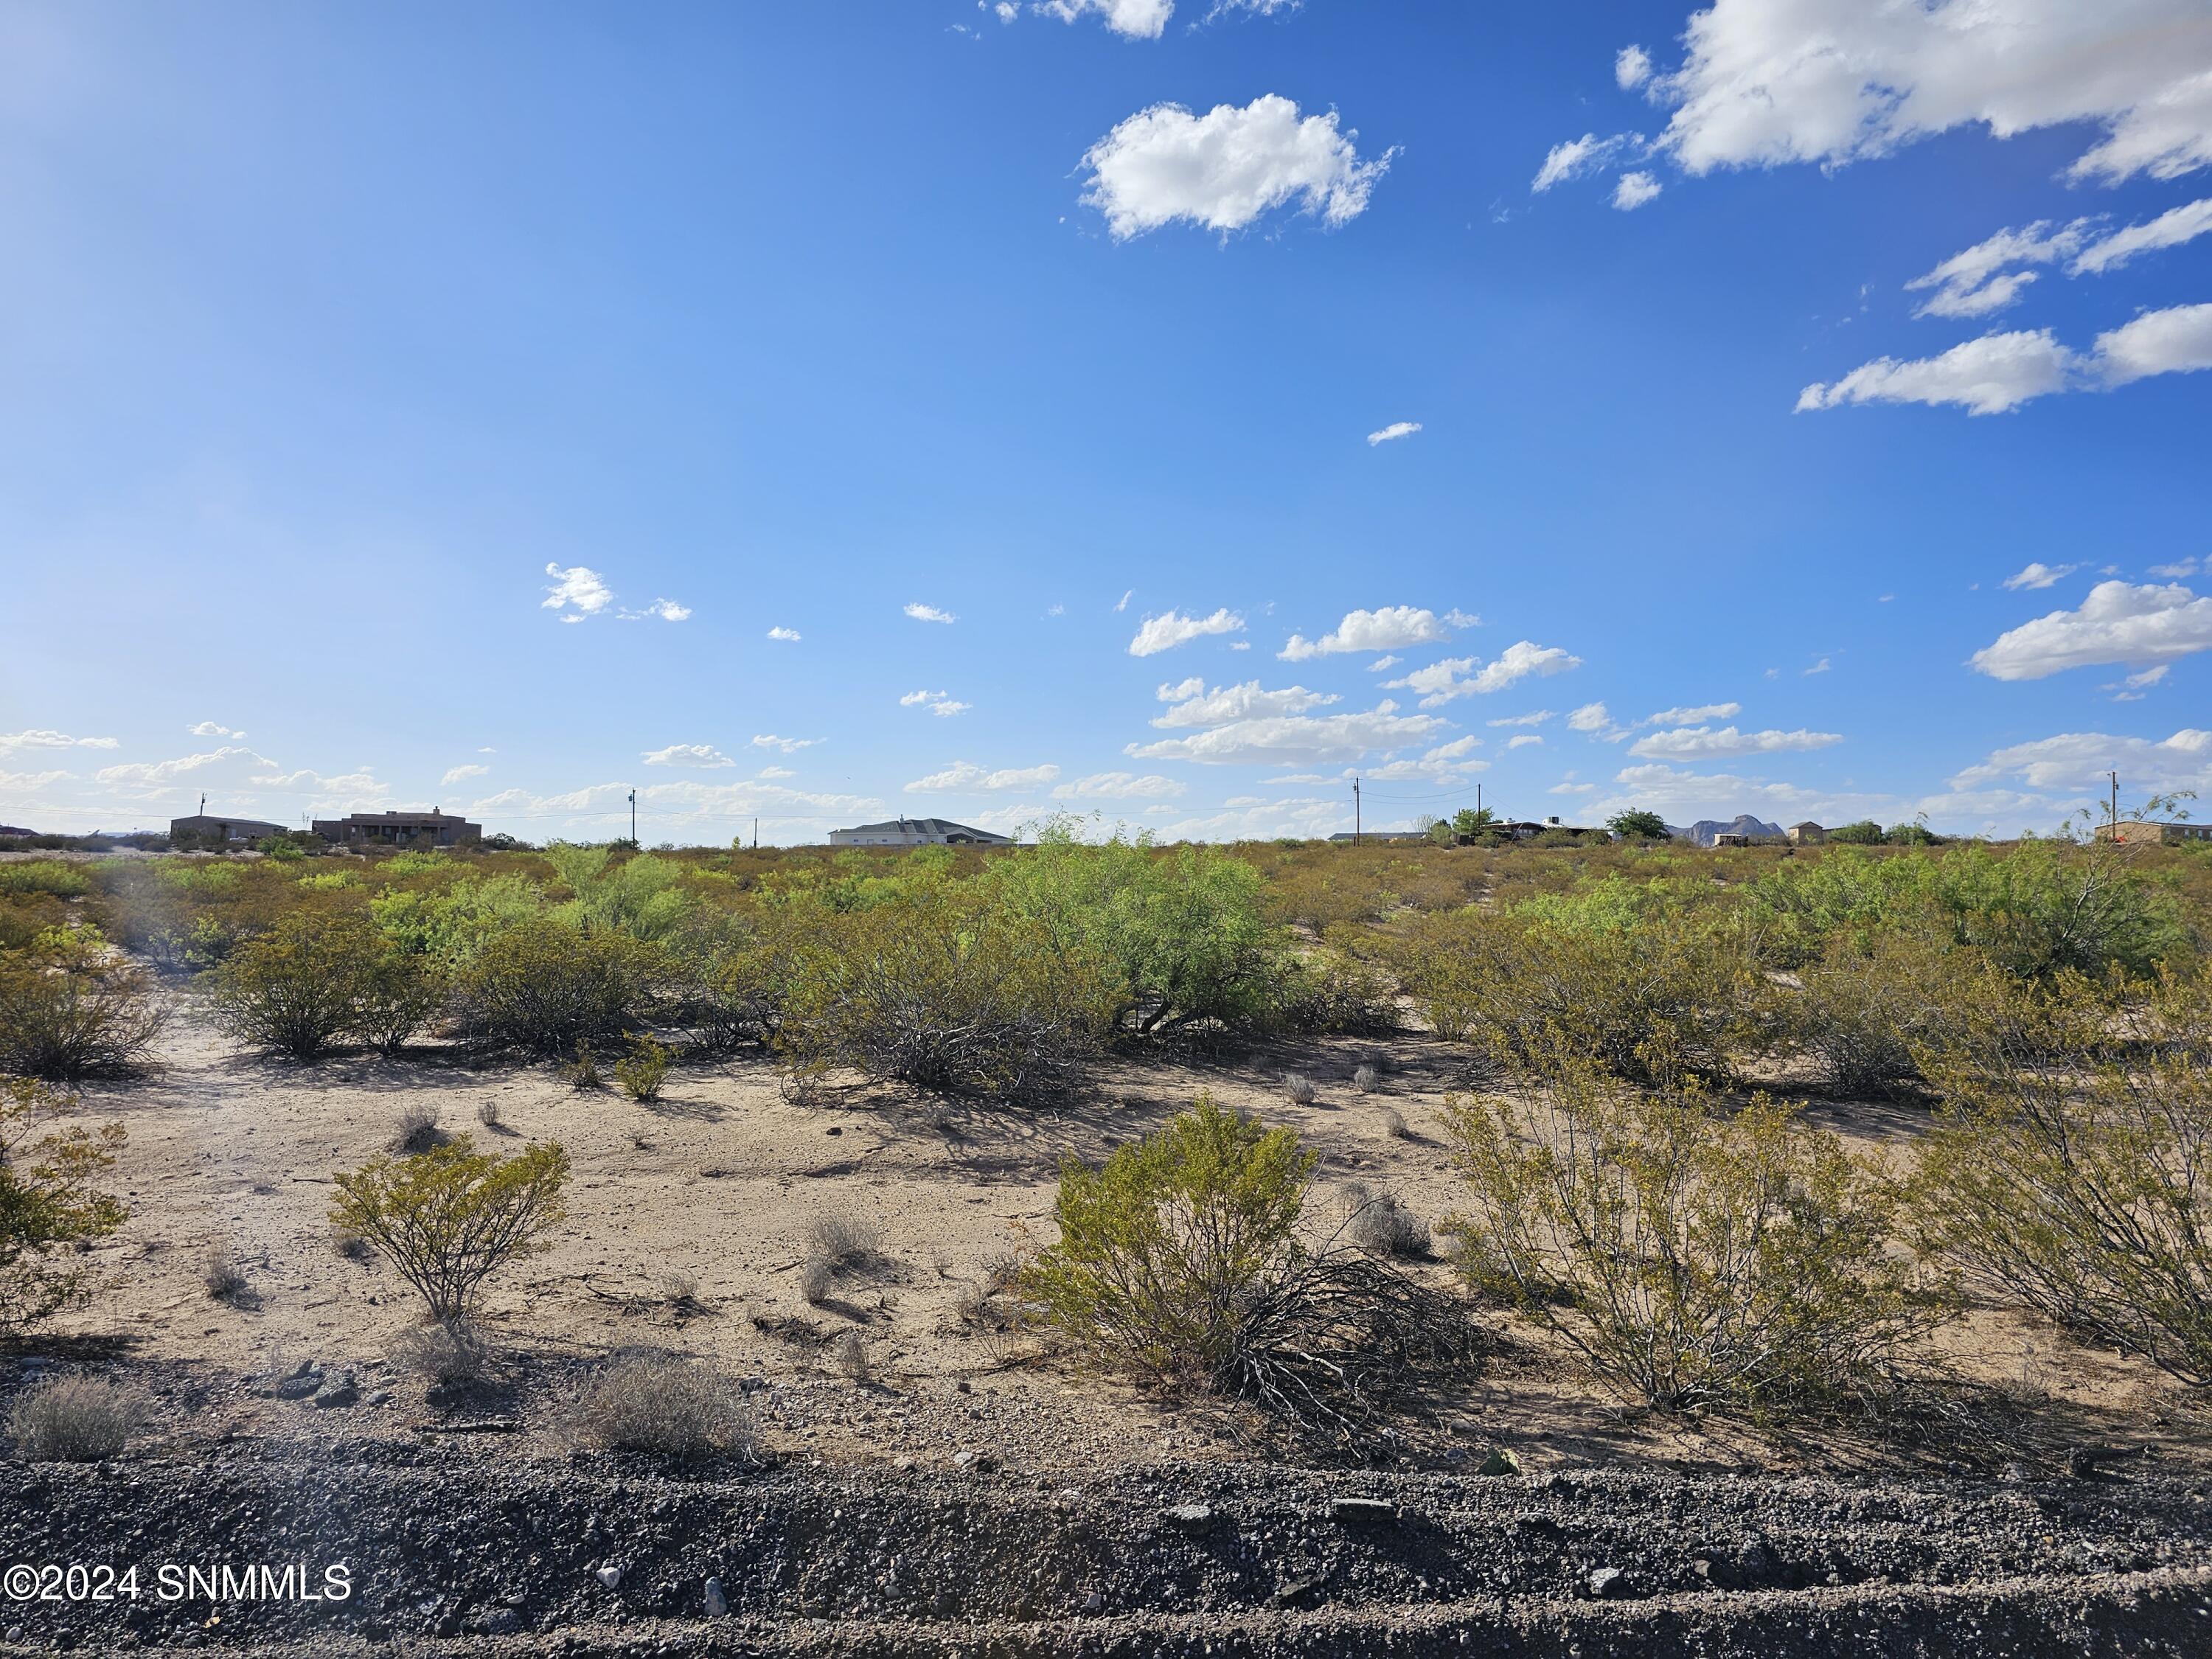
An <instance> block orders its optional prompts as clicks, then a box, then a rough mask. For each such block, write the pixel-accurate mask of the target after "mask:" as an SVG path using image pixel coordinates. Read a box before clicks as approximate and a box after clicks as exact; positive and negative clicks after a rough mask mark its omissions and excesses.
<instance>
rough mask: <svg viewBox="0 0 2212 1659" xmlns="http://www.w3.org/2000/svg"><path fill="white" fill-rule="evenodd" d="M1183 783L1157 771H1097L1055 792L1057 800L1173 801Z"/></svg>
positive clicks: (1064, 784)
mask: <svg viewBox="0 0 2212 1659" xmlns="http://www.w3.org/2000/svg"><path fill="white" fill-rule="evenodd" d="M1182 793H1183V786H1182V784H1180V783H1178V782H1176V780H1175V779H1173V778H1164V777H1162V776H1161V775H1159V774H1158V773H1157V772H1148V773H1146V774H1145V775H1143V776H1142V777H1139V776H1138V775H1137V774H1135V773H1134V772H1093V773H1092V774H1091V775H1090V776H1089V777H1087V778H1077V779H1075V780H1073V781H1072V782H1068V783H1063V784H1061V785H1060V787H1057V788H1055V789H1054V791H1053V792H1052V797H1053V799H1054V800H1170V799H1174V798H1175V797H1176V796H1177V795H1180V794H1182Z"/></svg>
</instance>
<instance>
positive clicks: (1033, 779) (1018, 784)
mask: <svg viewBox="0 0 2212 1659" xmlns="http://www.w3.org/2000/svg"><path fill="white" fill-rule="evenodd" d="M1059 775H1060V769H1059V768H1058V767H1057V766H1023V767H1008V768H1005V769H1000V770H999V771H995V772H994V771H993V770H991V769H989V768H988V767H983V766H977V765H976V764H975V763H973V762H972V761H955V762H953V763H952V764H951V765H950V766H948V767H946V768H945V769H944V770H943V771H941V772H932V773H931V774H930V775H928V776H927V777H926V778H916V779H915V781H913V782H912V783H909V784H908V785H907V793H908V794H917V793H923V792H925V791H935V792H939V793H943V792H946V791H951V790H958V791H962V792H963V793H964V792H967V791H970V790H972V791H975V792H977V793H984V792H992V793H995V792H997V791H999V790H1002V789H1036V788H1041V787H1043V786H1044V785H1046V784H1048V783H1050V782H1051V781H1053V780H1054V778H1056V777H1058V776H1059Z"/></svg>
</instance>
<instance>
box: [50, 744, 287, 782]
mask: <svg viewBox="0 0 2212 1659" xmlns="http://www.w3.org/2000/svg"><path fill="white" fill-rule="evenodd" d="M52 746H53V745H52V744H42V745H40V747H52ZM230 762H235V763H239V765H240V766H259V767H274V766H275V765H276V762H275V761H273V760H270V758H269V757H268V756H266V755H257V754H256V753H254V751H253V750H251V749H245V748H240V747H238V746H236V745H234V744H224V745H223V746H222V748H219V749H215V750H210V751H208V752H207V753H205V754H199V755H179V756H178V757H176V758H175V759H173V760H164V761H131V762H128V763H125V764H123V765H120V766H103V767H101V768H100V770H99V771H98V772H96V773H94V777H96V778H98V779H99V780H100V782H102V783H137V784H164V783H173V782H174V781H176V780H177V779H179V778H184V777H190V776H191V775H193V774H195V773H198V772H206V771H209V770H210V769H216V768H220V767H222V766H223V765H224V764H225V763H230ZM301 776H307V777H312V776H313V774H312V773H304V774H301Z"/></svg>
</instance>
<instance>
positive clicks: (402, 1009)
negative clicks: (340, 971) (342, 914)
mask: <svg viewBox="0 0 2212 1659" xmlns="http://www.w3.org/2000/svg"><path fill="white" fill-rule="evenodd" d="M445 1002H446V972H445V968H444V965H443V964H442V963H439V962H438V961H436V960H435V958H432V957H421V956H416V955H413V954H411V953H410V952H408V951H403V950H401V949H400V948H399V947H398V945H394V944H392V942H391V941H389V940H388V939H381V938H380V941H379V943H378V945H377V946H376V948H375V949H374V950H373V951H363V953H362V961H361V963H360V964H359V968H358V974H357V977H356V981H355V983H354V1016H353V1020H352V1023H351V1024H350V1025H349V1027H348V1028H347V1029H348V1031H349V1034H350V1035H351V1036H356V1037H358V1038H360V1039H361V1041H362V1042H366V1043H368V1045H369V1046H370V1047H372V1048H375V1049H376V1050H377V1051H378V1052H379V1053H380V1054H398V1052H399V1051H400V1050H401V1049H402V1048H405V1047H406V1046H407V1039H408V1038H410V1037H411V1036H414V1035H415V1033H416V1032H417V1031H419V1030H422V1028H423V1026H425V1025H427V1024H429V1022H430V1021H431V1019H432V1018H435V1016H436V1015H437V1013H438V1012H439V1010H440V1009H441V1008H442V1007H443V1006H445Z"/></svg>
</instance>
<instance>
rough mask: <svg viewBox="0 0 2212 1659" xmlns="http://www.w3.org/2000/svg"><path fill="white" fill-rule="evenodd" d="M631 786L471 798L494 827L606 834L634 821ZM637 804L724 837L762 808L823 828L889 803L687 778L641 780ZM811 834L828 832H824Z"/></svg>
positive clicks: (790, 823)
mask: <svg viewBox="0 0 2212 1659" xmlns="http://www.w3.org/2000/svg"><path fill="white" fill-rule="evenodd" d="M629 787H630V786H629V784H627V783H595V784H589V785H586V787H582V788H580V789H570V790H566V791H562V792H560V793H552V794H538V793H534V792H532V791H531V790H526V789H503V790H501V791H500V792H499V793H497V794H495V795H489V796H486V797H485V798H484V799H481V800H477V801H473V802H471V803H470V805H468V807H467V808H466V811H467V812H468V815H469V816H470V817H474V818H478V819H481V820H483V821H484V822H485V823H486V824H487V825H488V826H490V825H495V824H496V823H499V822H501V821H502V820H504V821H507V822H515V821H521V822H525V823H531V824H532V827H533V828H534V829H537V831H538V833H539V834H541V835H543V834H561V833H579V834H582V835H585V836H596V837H599V838H602V839H604V838H605V836H606V835H607V834H608V833H609V830H608V826H609V825H611V824H613V823H623V824H625V825H627V823H628V816H629V805H628V799H627V797H628V795H629ZM637 805H638V811H639V813H640V815H641V817H646V818H647V822H649V823H651V824H652V825H653V827H654V829H656V830H660V829H678V830H685V829H688V830H692V831H695V832H696V831H702V830H708V831H711V832H712V835H713V838H714V839H716V840H721V839H725V838H726V836H728V835H729V833H730V830H731V829H732V828H734V827H736V826H737V824H738V823H739V822H740V821H742V820H744V819H749V818H750V817H753V816H755V815H756V814H757V815H759V816H760V817H763V818H766V819H768V820H769V826H773V827H775V828H778V829H782V830H785V831H789V830H791V829H801V830H802V831H803V830H807V829H811V830H813V831H816V832H819V831H822V830H826V829H829V828H831V827H833V826H834V825H836V823H839V822H840V821H841V820H842V821H844V822H847V823H849V822H850V821H851V820H852V817H853V816H854V815H855V814H859V813H866V812H872V811H880V810H881V809H882V807H883V805H884V803H883V802H882V801H881V800H879V799H876V798H875V797H873V796H870V795H830V794H817V793H811V792H809V791H805V790H798V789H791V788H787V787H784V786H783V785H781V784H778V783H769V782H759V781H753V780H750V779H747V780H745V781H741V782H736V783H705V782H702V781H700V780H698V779H696V778H686V779H683V780H681V781H673V782H669V783H653V784H646V785H642V786H641V787H639V789H638V791H637ZM769 826H764V827H769ZM641 827H642V826H641ZM807 838H808V839H811V840H819V839H820V838H821V836H820V835H819V833H816V834H813V835H811V836H807Z"/></svg>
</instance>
